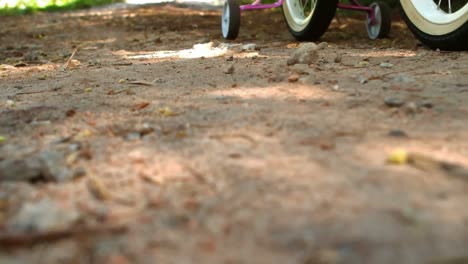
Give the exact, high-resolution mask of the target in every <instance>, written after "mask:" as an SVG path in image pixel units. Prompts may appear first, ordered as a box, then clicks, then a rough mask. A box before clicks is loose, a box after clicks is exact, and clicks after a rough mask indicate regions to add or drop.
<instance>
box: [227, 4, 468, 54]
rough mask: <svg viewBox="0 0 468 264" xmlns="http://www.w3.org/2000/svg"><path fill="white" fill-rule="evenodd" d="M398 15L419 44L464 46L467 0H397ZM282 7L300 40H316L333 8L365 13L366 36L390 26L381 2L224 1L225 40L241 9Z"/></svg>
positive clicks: (234, 32)
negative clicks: (399, 8) (243, 2)
mask: <svg viewBox="0 0 468 264" xmlns="http://www.w3.org/2000/svg"><path fill="white" fill-rule="evenodd" d="M400 4H401V7H402V9H401V10H402V14H403V18H404V20H405V22H406V23H407V25H408V27H409V28H410V30H411V31H412V32H413V34H414V35H415V36H416V38H418V39H419V40H420V41H421V42H422V43H424V44H426V45H428V46H430V47H432V48H440V49H445V50H463V49H465V50H466V49H468V0H457V1H456V3H452V0H400ZM277 7H282V10H283V16H284V18H285V20H286V23H287V25H288V29H289V31H290V32H291V34H292V35H293V36H294V37H296V39H298V40H300V41H314V40H317V39H319V38H320V37H321V36H322V35H323V34H324V33H325V32H326V31H327V29H328V27H329V25H330V23H331V21H332V19H333V17H334V16H335V12H336V9H337V8H338V9H346V10H354V11H362V12H366V13H367V19H366V30H367V34H368V36H369V38H370V39H373V40H375V39H377V38H384V37H387V36H388V34H389V32H390V29H391V12H390V7H389V6H388V5H387V4H386V3H385V2H374V3H373V4H371V5H370V6H364V5H362V4H361V3H359V1H358V0H349V4H344V3H342V2H339V1H338V0H277V2H275V3H272V4H264V3H262V0H255V2H253V3H252V4H247V5H240V4H239V0H226V2H225V3H224V7H223V14H222V18H221V31H222V34H223V37H224V38H226V39H235V38H236V37H237V36H238V33H239V28H240V20H241V12H244V11H248V10H256V9H267V8H277Z"/></svg>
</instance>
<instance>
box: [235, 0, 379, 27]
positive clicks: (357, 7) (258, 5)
mask: <svg viewBox="0 0 468 264" xmlns="http://www.w3.org/2000/svg"><path fill="white" fill-rule="evenodd" d="M283 2H284V0H278V1H277V2H276V3H273V4H262V0H255V2H253V3H252V4H250V5H241V6H240V10H241V11H247V10H255V9H267V8H276V7H280V6H281V5H283ZM350 2H351V4H343V3H338V5H337V6H336V7H337V8H339V9H347V10H354V11H364V12H367V13H368V14H369V19H370V23H371V25H374V24H375V23H376V22H375V11H374V9H373V8H371V7H368V6H363V5H361V4H360V3H359V1H358V0H350Z"/></svg>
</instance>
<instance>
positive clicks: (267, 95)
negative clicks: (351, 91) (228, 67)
mask: <svg viewBox="0 0 468 264" xmlns="http://www.w3.org/2000/svg"><path fill="white" fill-rule="evenodd" d="M210 95H211V96H213V97H225V96H232V97H238V98H241V99H272V98H275V99H292V100H317V99H321V100H323V99H336V93H330V92H327V91H325V90H323V89H315V88H311V86H309V85H304V86H295V88H294V89H285V87H284V86H269V87H268V88H265V87H252V88H250V87H249V88H248V89H228V90H216V91H213V92H211V93H210Z"/></svg>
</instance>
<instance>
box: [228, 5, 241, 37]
mask: <svg viewBox="0 0 468 264" xmlns="http://www.w3.org/2000/svg"><path fill="white" fill-rule="evenodd" d="M226 1H227V3H228V6H229V29H228V34H227V36H226V39H229V40H233V39H236V38H237V36H238V35H239V28H240V17H241V13H240V4H239V0H226Z"/></svg>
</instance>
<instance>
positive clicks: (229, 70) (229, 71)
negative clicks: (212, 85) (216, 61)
mask: <svg viewBox="0 0 468 264" xmlns="http://www.w3.org/2000/svg"><path fill="white" fill-rule="evenodd" d="M223 72H224V73H225V74H233V73H234V65H233V64H231V65H228V66H226V67H224V69H223Z"/></svg>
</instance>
